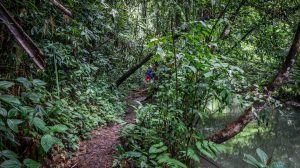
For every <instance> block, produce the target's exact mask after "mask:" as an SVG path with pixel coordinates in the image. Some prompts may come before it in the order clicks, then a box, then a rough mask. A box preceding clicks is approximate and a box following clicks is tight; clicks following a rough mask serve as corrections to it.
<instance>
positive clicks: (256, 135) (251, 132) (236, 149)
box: [204, 109, 300, 168]
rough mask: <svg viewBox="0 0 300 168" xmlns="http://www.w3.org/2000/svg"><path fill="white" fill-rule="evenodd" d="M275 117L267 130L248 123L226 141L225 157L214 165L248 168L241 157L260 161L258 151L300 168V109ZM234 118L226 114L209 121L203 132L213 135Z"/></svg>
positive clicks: (278, 112)
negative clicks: (250, 156)
mask: <svg viewBox="0 0 300 168" xmlns="http://www.w3.org/2000/svg"><path fill="white" fill-rule="evenodd" d="M273 113H274V114H275V115H274V116H273V119H272V121H271V122H269V123H268V126H266V123H265V124H260V125H259V124H258V122H257V121H253V122H252V123H250V124H249V125H248V126H247V127H246V128H245V129H244V131H243V132H241V133H240V134H238V135H237V136H236V137H234V138H232V139H231V140H228V141H227V142H226V143H224V145H225V146H226V147H227V151H226V153H223V154H221V155H219V156H218V158H217V160H216V163H218V164H219V165H220V166H221V167H224V168H241V167H243V168H246V167H251V166H250V165H249V164H247V163H246V162H245V161H243V156H244V154H251V155H252V156H253V157H255V158H256V159H257V160H259V158H258V156H257V154H256V148H260V149H262V150H263V151H265V152H266V153H267V155H268V156H272V157H273V159H272V160H273V161H282V162H284V163H286V164H288V166H289V167H290V168H299V167H300V109H297V110H296V109H281V110H276V112H273ZM237 116H238V115H237V114H226V115H224V116H223V117H221V118H217V119H216V120H215V121H214V120H212V122H210V123H209V124H208V125H210V127H209V128H206V130H205V131H204V132H206V133H212V132H214V131H216V130H219V129H221V128H223V127H224V126H225V125H226V124H227V123H229V122H230V121H233V120H234V119H235V118H236V117H237Z"/></svg>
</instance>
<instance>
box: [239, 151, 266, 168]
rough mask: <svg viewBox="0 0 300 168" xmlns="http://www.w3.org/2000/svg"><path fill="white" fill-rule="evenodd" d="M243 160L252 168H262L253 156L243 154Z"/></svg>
mask: <svg viewBox="0 0 300 168" xmlns="http://www.w3.org/2000/svg"><path fill="white" fill-rule="evenodd" d="M243 160H244V161H245V162H247V163H249V164H251V165H252V166H255V167H262V166H263V165H262V164H261V163H259V162H258V161H257V160H256V159H255V158H254V157H253V156H251V155H248V154H244V158H243Z"/></svg>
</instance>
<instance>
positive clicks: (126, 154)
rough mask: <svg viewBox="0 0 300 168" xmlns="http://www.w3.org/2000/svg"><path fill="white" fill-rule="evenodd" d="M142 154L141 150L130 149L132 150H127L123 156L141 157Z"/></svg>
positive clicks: (126, 157) (124, 157) (125, 157)
mask: <svg viewBox="0 0 300 168" xmlns="http://www.w3.org/2000/svg"><path fill="white" fill-rule="evenodd" d="M141 156H142V154H141V153H140V152H135V151H130V152H126V153H124V154H122V155H121V158H122V159H128V158H139V157H141Z"/></svg>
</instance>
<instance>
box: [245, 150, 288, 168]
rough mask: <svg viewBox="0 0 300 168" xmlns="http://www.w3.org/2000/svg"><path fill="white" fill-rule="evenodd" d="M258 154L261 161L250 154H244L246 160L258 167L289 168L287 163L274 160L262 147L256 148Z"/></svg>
mask: <svg viewBox="0 0 300 168" xmlns="http://www.w3.org/2000/svg"><path fill="white" fill-rule="evenodd" d="M256 154H257V155H258V157H259V159H260V160H259V161H258V160H256V159H255V158H254V157H253V156H251V155H249V154H244V159H243V160H244V161H245V162H247V163H248V164H250V165H252V166H253V167H256V168H287V167H288V166H287V164H285V163H283V162H274V161H273V160H272V157H269V156H268V155H267V154H266V153H265V152H264V151H263V150H261V149H260V148H257V149H256Z"/></svg>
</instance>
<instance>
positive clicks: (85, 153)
mask: <svg viewBox="0 0 300 168" xmlns="http://www.w3.org/2000/svg"><path fill="white" fill-rule="evenodd" d="M143 94H144V91H143V90H142V91H140V90H136V91H133V92H131V93H130V94H129V95H128V97H127V100H128V102H127V104H128V109H127V112H126V115H125V118H124V121H125V122H126V123H133V122H134V120H135V113H134V108H133V107H131V105H134V104H135V102H136V101H139V102H142V101H144V100H145V99H146V97H145V96H144V95H143ZM122 126H123V125H122V124H113V125H111V126H108V127H105V128H100V129H96V130H93V131H92V132H91V139H89V140H86V141H82V142H80V143H79V151H78V153H77V155H76V157H74V158H73V159H72V160H71V166H70V167H71V168H111V167H112V165H113V161H114V156H115V155H116V154H117V151H116V149H115V148H116V146H117V145H118V144H120V142H119V135H120V134H119V133H120V130H121V128H122Z"/></svg>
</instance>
